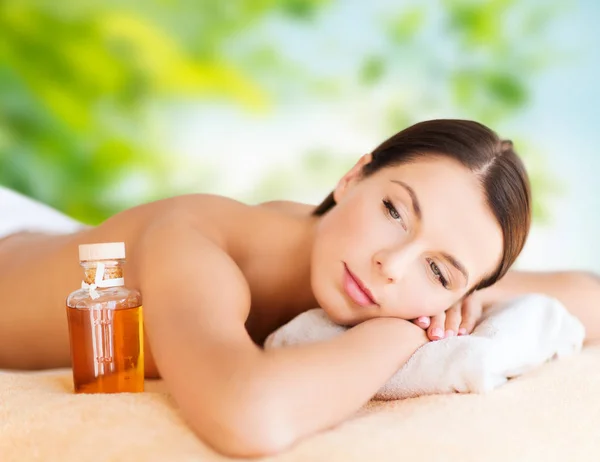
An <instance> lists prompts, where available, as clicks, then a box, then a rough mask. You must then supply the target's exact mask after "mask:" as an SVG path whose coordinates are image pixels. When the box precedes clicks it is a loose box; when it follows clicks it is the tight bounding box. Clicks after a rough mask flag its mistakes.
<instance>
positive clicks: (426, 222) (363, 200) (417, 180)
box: [311, 155, 503, 325]
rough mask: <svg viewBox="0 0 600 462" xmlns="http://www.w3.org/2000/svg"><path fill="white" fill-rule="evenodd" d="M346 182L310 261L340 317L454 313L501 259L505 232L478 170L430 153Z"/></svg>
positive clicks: (325, 304) (322, 298) (325, 303)
mask: <svg viewBox="0 0 600 462" xmlns="http://www.w3.org/2000/svg"><path fill="white" fill-rule="evenodd" d="M370 159H371V157H370V155H366V156H363V158H361V160H360V161H359V162H358V163H357V164H356V165H355V166H354V167H353V169H352V170H351V171H350V172H348V173H347V174H346V175H345V176H344V177H343V178H342V180H341V181H340V183H339V184H338V186H337V188H336V189H335V191H334V197H335V199H336V203H337V205H336V206H335V207H334V208H333V209H331V210H330V211H329V212H328V213H327V214H326V215H325V216H323V217H322V218H321V220H320V222H319V224H318V227H317V232H316V236H315V244H314V247H313V253H312V262H311V265H312V267H311V284H312V288H313V292H314V295H315V298H316V300H317V301H318V303H319V306H321V307H322V308H323V309H324V310H325V311H326V312H327V314H328V315H329V317H330V318H331V319H332V320H333V321H334V322H336V323H338V324H343V325H355V324H358V323H360V322H362V321H365V320H367V319H370V318H374V317H379V316H385V317H396V318H402V319H414V318H417V317H419V316H431V315H435V314H438V313H441V312H443V311H445V310H446V309H447V308H449V307H450V306H451V305H452V304H454V303H455V302H457V301H458V300H459V299H460V298H461V297H462V296H463V295H465V293H466V292H468V291H469V290H470V289H471V287H473V286H474V285H476V284H477V283H479V281H481V280H482V278H483V277H484V276H487V275H489V274H491V273H492V272H493V271H494V270H495V269H496V267H497V265H498V264H499V263H500V260H501V257H502V245H503V239H502V230H501V228H500V226H499V224H498V223H497V221H496V219H495V217H494V215H493V214H492V212H491V210H489V208H488V206H487V205H486V203H485V197H484V193H483V190H482V188H481V186H480V184H479V182H478V180H477V178H476V177H475V175H474V174H473V173H472V172H471V171H469V170H468V169H467V168H465V167H464V166H462V165H461V164H460V163H458V162H457V161H455V160H452V159H448V158H444V157H439V156H437V157H434V156H432V157H427V158H422V159H420V160H417V161H414V162H411V163H408V164H403V165H397V166H391V167H386V168H384V169H382V170H380V171H378V172H376V173H374V174H372V175H371V176H369V177H367V178H362V177H361V175H360V172H361V169H362V166H363V165H364V164H366V163H367V162H369V161H370Z"/></svg>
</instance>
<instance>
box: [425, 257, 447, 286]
mask: <svg viewBox="0 0 600 462" xmlns="http://www.w3.org/2000/svg"><path fill="white" fill-rule="evenodd" d="M427 261H428V263H429V267H430V268H431V272H432V273H433V276H434V277H435V278H436V279H437V280H438V281H439V282H440V284H441V285H442V286H444V288H445V289H448V280H447V279H446V278H445V277H444V275H443V274H442V272H441V271H440V268H439V266H438V265H436V264H435V262H434V261H433V260H427Z"/></svg>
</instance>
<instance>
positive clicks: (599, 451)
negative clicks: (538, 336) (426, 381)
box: [0, 344, 600, 462]
mask: <svg viewBox="0 0 600 462" xmlns="http://www.w3.org/2000/svg"><path fill="white" fill-rule="evenodd" d="M30 460H40V461H64V462H69V461H74V462H75V461H76V462H82V461H85V462H95V461H127V462H134V461H169V462H171V461H217V460H225V458H223V457H220V456H219V455H217V454H215V453H214V452H213V451H211V450H210V449H209V448H207V447H206V446H205V445H204V444H202V443H201V442H200V441H199V440H197V439H196V437H195V436H194V435H193V434H192V432H190V431H189V430H188V429H187V427H186V426H185V424H184V423H183V422H182V420H181V418H180V416H179V414H178V412H177V410H176V408H175V406H174V404H173V402H172V400H171V399H170V398H169V396H168V395H167V394H166V393H165V390H164V385H163V383H162V382H147V392H146V393H143V394H139V395H74V394H72V392H71V375H70V371H65V370H59V371H50V372H44V373H29V374H23V373H20V374H19V373H0V461H2V462H9V461H10V462H12V461H18V462H26V461H30ZM268 460H273V461H280V462H284V461H321V460H322V461H328V462H335V461H343V462H351V461H361V462H362V461H378V460H381V461H411V462H412V461H414V462H419V461H461V462H462V461H477V462H480V461H511V462H512V461H528V462H529V461H536V460H540V461H542V460H543V461H545V462H547V461H561V462H562V461H569V462H571V461H594V462H597V461H599V460H600V345H598V344H596V345H594V346H588V347H586V348H585V349H584V351H583V352H582V353H581V354H578V355H577V356H575V357H571V358H567V359H563V360H560V361H557V362H553V363H549V364H546V365H544V366H543V367H541V368H539V369H537V370H536V371H534V372H532V373H529V374H527V375H525V376H523V377H520V378H519V379H516V380H512V381H510V382H509V383H508V384H507V385H505V386H503V387H501V388H500V389H498V390H496V391H494V392H492V393H490V394H488V395H443V396H442V395H440V396H424V397H420V398H416V399H410V400H404V401H395V402H388V403H381V402H371V403H369V404H368V405H367V406H365V408H364V409H362V410H361V411H360V412H359V413H358V414H357V415H356V416H355V417H354V418H353V419H350V420H349V421H347V422H345V423H343V424H342V425H340V426H338V427H337V428H335V429H333V430H330V431H328V432H325V433H322V434H320V435H316V436H314V437H311V438H308V439H306V440H305V441H303V442H301V443H299V444H297V445H296V446H295V447H293V448H292V449H290V450H289V451H286V452H285V453H282V454H280V455H278V456H276V457H272V458H268Z"/></svg>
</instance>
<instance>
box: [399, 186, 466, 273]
mask: <svg viewBox="0 0 600 462" xmlns="http://www.w3.org/2000/svg"><path fill="white" fill-rule="evenodd" d="M391 182H392V183H395V184H397V185H400V186H402V187H403V188H404V189H405V191H406V192H407V193H408V195H409V196H410V201H411V206H412V209H413V212H414V214H415V215H416V217H417V220H418V221H419V222H422V221H423V212H422V210H421V204H420V203H419V198H418V197H417V194H416V193H415V190H414V189H413V188H411V187H410V186H409V185H407V184H406V183H405V182H404V181H400V180H391ZM441 255H442V257H443V258H444V260H446V261H447V262H448V263H450V264H451V265H452V266H454V267H455V268H456V269H457V270H458V271H460V272H461V273H462V275H463V276H464V278H465V280H466V284H465V285H468V283H469V272H468V271H467V269H466V268H465V266H464V265H463V264H462V263H461V262H459V261H458V260H457V259H456V258H454V257H453V256H452V255H450V254H449V253H446V252H442V253H441Z"/></svg>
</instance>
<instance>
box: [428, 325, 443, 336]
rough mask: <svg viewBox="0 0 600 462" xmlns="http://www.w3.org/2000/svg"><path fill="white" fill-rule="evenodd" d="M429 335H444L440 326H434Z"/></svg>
mask: <svg viewBox="0 0 600 462" xmlns="http://www.w3.org/2000/svg"><path fill="white" fill-rule="evenodd" d="M431 336H432V337H439V338H442V337H443V336H444V331H443V330H442V329H441V328H439V327H436V328H435V329H433V330H432V331H431Z"/></svg>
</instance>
